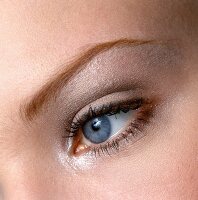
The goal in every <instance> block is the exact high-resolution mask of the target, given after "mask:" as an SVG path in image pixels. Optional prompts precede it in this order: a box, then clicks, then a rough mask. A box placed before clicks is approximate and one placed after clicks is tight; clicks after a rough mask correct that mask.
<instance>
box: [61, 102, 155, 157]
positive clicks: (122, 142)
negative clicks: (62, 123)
mask: <svg viewBox="0 0 198 200" xmlns="http://www.w3.org/2000/svg"><path fill="white" fill-rule="evenodd" d="M138 101H139V103H138V104H137V105H138V106H136V107H133V106H131V107H130V105H131V104H129V103H128V104H123V105H124V106H123V107H122V106H118V107H117V108H116V109H115V110H114V111H113V112H112V111H111V110H110V109H111V106H108V107H105V109H103V108H102V109H103V111H104V110H105V112H106V113H101V115H103V114H106V115H108V113H111V114H116V112H117V113H118V112H120V111H122V108H123V110H124V111H126V112H127V109H128V110H129V109H131V110H136V111H137V112H136V116H135V119H134V120H133V121H132V122H131V123H130V125H129V126H128V127H127V128H126V130H125V131H124V132H122V133H120V134H119V135H118V136H115V138H112V139H110V141H107V142H106V143H104V144H103V143H102V144H99V145H98V146H96V145H93V146H90V147H89V150H88V152H87V153H88V154H89V155H92V156H94V157H96V158H97V157H101V156H111V155H113V154H115V153H118V152H120V151H121V150H124V148H125V147H126V146H127V145H129V144H133V143H135V142H137V141H138V140H139V139H141V138H142V137H144V136H145V135H146V133H144V130H143V128H144V127H145V125H147V124H148V123H149V122H150V120H151V118H152V117H153V113H154V110H155V109H154V108H155V106H156V100H152V101H151V100H149V99H142V98H139V100H138ZM132 102H137V99H136V100H133V101H132ZM140 102H141V103H140ZM130 103H131V102H130ZM127 105H128V106H127ZM133 108H134V109H133ZM90 109H91V108H90ZM108 109H109V110H108ZM90 112H91V116H89V114H90ZM97 112H100V111H97ZM93 116H98V113H96V111H94V110H93V109H91V110H89V112H88V114H86V115H84V117H82V118H76V122H75V123H74V122H73V123H72V125H71V127H70V128H71V129H70V135H67V136H64V138H68V139H69V138H70V139H71V140H70V143H72V144H73V143H75V138H76V137H78V130H79V128H81V127H82V126H83V123H84V122H85V121H86V120H87V119H89V117H93ZM72 129H73V131H71V130H72ZM68 131H69V130H68ZM70 147H71V149H70V150H71V151H70V152H73V150H72V148H73V145H71V146H70ZM71 156H75V155H73V154H71Z"/></svg>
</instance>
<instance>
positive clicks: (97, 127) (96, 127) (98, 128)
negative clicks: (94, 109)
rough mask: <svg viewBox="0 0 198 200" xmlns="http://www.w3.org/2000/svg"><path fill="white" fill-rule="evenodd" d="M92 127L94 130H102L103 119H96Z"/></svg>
mask: <svg viewBox="0 0 198 200" xmlns="http://www.w3.org/2000/svg"><path fill="white" fill-rule="evenodd" d="M91 126H92V129H93V130H94V131H98V130H100V128H101V121H100V120H98V119H95V120H94V121H93V123H92V125H91Z"/></svg>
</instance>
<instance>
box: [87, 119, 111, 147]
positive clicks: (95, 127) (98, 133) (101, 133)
mask: <svg viewBox="0 0 198 200" xmlns="http://www.w3.org/2000/svg"><path fill="white" fill-rule="evenodd" d="M83 134H84V136H85V137H86V138H87V139H88V140H89V141H91V142H92V143H95V144H99V143H102V142H105V141H106V140H107V139H109V137H110V135H111V123H110V120H109V118H108V117H107V116H105V115H104V116H101V117H96V118H93V119H91V120H90V121H88V122H87V123H86V124H85V125H84V127H83Z"/></svg>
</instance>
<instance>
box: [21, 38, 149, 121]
mask: <svg viewBox="0 0 198 200" xmlns="http://www.w3.org/2000/svg"><path fill="white" fill-rule="evenodd" d="M152 42H153V41H151V40H149V41H142V40H132V39H126V38H124V39H119V40H114V41H110V42H105V43H99V44H96V45H94V46H93V47H91V48H89V49H88V50H86V51H85V52H84V53H82V54H80V55H79V57H78V58H77V59H75V60H74V61H73V62H71V63H70V64H68V65H66V66H65V67H63V69H62V70H61V72H60V73H59V74H57V75H56V76H55V77H53V78H52V79H51V80H50V81H49V82H47V83H46V84H44V85H43V87H42V88H41V89H40V90H39V91H38V92H37V93H36V94H35V95H34V96H33V98H32V99H31V100H30V101H29V102H28V103H25V104H23V105H21V107H20V115H21V116H22V118H23V119H24V118H25V119H26V120H28V121H32V120H33V119H34V118H35V116H37V115H38V114H39V112H40V111H41V110H42V107H43V106H44V105H45V104H47V103H48V102H49V101H50V100H51V99H54V100H55V99H56V98H57V95H58V94H59V92H60V91H61V89H62V88H63V87H64V86H65V85H66V84H68V82H69V80H70V79H71V78H72V76H74V75H75V74H76V73H79V72H80V71H81V70H82V69H83V68H84V66H85V65H86V64H87V63H88V62H90V61H91V60H92V59H93V58H94V57H95V56H96V55H98V54H100V53H102V52H104V51H107V50H109V49H111V48H114V47H118V46H130V45H132V46H138V45H142V44H146V43H152Z"/></svg>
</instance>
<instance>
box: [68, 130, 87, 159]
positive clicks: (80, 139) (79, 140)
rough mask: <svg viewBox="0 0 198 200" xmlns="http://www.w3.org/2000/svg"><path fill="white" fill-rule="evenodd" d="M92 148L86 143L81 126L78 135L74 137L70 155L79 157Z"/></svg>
mask: <svg viewBox="0 0 198 200" xmlns="http://www.w3.org/2000/svg"><path fill="white" fill-rule="evenodd" d="M89 150H90V147H89V146H88V145H87V144H85V142H84V136H83V130H82V128H80V129H79V130H78V132H77V135H76V137H74V138H73V142H72V146H71V149H70V155H71V156H75V157H79V156H81V155H83V154H86V153H87V152H88V151H89Z"/></svg>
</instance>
